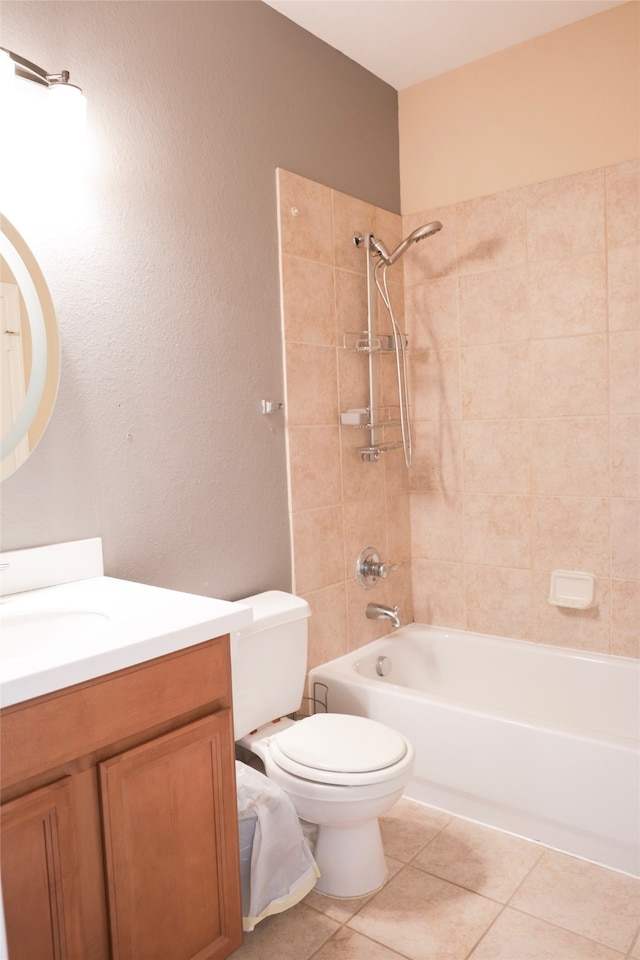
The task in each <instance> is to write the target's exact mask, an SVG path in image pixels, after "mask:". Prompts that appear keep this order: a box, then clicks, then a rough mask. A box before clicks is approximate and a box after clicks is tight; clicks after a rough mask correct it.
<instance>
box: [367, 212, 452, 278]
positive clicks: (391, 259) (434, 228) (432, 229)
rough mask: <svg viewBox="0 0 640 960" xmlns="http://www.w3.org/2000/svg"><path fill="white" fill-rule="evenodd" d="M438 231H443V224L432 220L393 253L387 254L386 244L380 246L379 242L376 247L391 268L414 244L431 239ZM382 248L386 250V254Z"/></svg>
mask: <svg viewBox="0 0 640 960" xmlns="http://www.w3.org/2000/svg"><path fill="white" fill-rule="evenodd" d="M438 230H442V224H441V223H440V221H439V220H432V222H431V223H425V224H424V225H423V226H422V227H416V229H415V230H413V231H412V232H411V233H410V234H409V236H408V237H405V239H404V240H403V241H402V243H400V244H399V245H398V246H397V247H396V248H395V250H394V251H393V253H387V252H386V248H385V246H384V244H380V242H379V241H376V242H375V244H374V246H375V247H376V249H377V250H378V252H379V253H380V256H381V257H382V259H383V260H384V261H385V263H386V265H387V266H388V267H390V266H391V264H392V263H395V262H396V261H397V260H399V259H400V257H401V256H402V254H403V253H405V251H406V250H407V249H408V248H409V247H410V246H411V244H412V243H417V242H418V241H419V240H425V239H426V238H427V237H431V236H433V234H434V233H437V232H438ZM380 247H382V248H383V249H384V251H385V252H384V253H383V252H382V250H381V249H380ZM385 254H386V256H385Z"/></svg>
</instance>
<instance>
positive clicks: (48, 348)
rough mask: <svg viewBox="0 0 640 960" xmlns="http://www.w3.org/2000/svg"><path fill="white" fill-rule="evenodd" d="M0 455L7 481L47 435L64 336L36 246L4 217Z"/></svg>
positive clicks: (0, 237)
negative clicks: (45, 433) (24, 237)
mask: <svg viewBox="0 0 640 960" xmlns="http://www.w3.org/2000/svg"><path fill="white" fill-rule="evenodd" d="M0 320H1V328H0V353H1V354H2V361H1V367H0V392H1V396H0V410H1V411H2V413H1V417H2V423H1V441H0V455H1V459H2V471H1V478H2V479H3V480H4V479H5V478H6V477H8V476H10V475H11V474H12V473H13V472H14V471H15V470H17V469H18V467H19V466H21V465H22V464H23V463H24V462H25V460H26V459H27V457H28V456H29V454H30V453H31V451H32V450H34V449H35V446H36V444H37V443H38V441H39V440H40V437H41V436H42V434H43V433H44V431H45V429H46V426H47V424H48V422H49V418H50V416H51V412H52V410H53V406H54V403H55V399H56V393H57V391H58V381H59V378H60V339H59V336H58V326H57V323H56V315H55V311H54V308H53V302H52V300H51V295H50V293H49V289H48V287H47V284H46V282H45V279H44V276H43V275H42V271H41V270H40V267H39V266H38V263H37V261H36V259H35V257H34V256H33V254H32V252H31V250H30V249H29V247H28V246H27V244H26V243H25V241H24V240H23V238H22V237H21V236H20V234H19V233H18V231H17V230H16V229H15V227H14V226H12V224H11V223H9V221H8V220H7V219H6V217H3V216H0Z"/></svg>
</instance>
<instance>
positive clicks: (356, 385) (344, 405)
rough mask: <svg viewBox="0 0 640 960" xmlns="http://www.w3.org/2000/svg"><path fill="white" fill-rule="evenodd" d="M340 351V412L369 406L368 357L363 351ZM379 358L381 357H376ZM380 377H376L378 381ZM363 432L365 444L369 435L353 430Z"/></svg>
mask: <svg viewBox="0 0 640 960" xmlns="http://www.w3.org/2000/svg"><path fill="white" fill-rule="evenodd" d="M337 353H338V398H339V406H340V412H345V411H347V410H352V409H358V410H363V409H366V408H367V407H368V406H369V365H368V359H367V357H366V356H365V354H363V353H355V352H354V351H353V350H341V349H339V350H338V351H337ZM375 359H376V360H378V359H379V358H377V357H376V358H375ZM377 382H378V379H376V383H377ZM352 432H354V433H355V432H357V433H359V434H360V433H361V434H362V438H361V439H362V443H361V444H360V445H361V446H363V445H364V443H365V440H366V437H367V436H368V435H367V434H366V433H365V432H364V431H360V430H357V431H356V430H355V429H354V430H353V431H352Z"/></svg>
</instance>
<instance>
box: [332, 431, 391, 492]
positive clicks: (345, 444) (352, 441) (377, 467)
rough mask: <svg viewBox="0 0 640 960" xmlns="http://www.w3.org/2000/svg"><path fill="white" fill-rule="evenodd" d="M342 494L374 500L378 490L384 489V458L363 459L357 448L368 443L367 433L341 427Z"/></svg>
mask: <svg viewBox="0 0 640 960" xmlns="http://www.w3.org/2000/svg"><path fill="white" fill-rule="evenodd" d="M340 433H341V444H342V496H343V499H344V500H345V502H346V501H347V500H357V501H366V500H375V499H376V496H377V494H378V492H379V491H380V490H384V476H385V465H384V459H380V460H377V461H371V462H369V461H365V460H363V459H362V457H361V455H360V454H359V453H358V448H359V447H362V446H365V445H366V444H368V443H369V433H368V431H366V430H358V429H354V428H351V429H350V428H349V427H342V428H341V430H340Z"/></svg>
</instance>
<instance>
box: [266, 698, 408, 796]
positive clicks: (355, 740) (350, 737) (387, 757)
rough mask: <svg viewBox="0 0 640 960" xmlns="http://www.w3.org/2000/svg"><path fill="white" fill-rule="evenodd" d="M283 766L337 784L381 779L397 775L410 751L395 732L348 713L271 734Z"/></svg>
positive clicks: (314, 718) (328, 715)
mask: <svg viewBox="0 0 640 960" xmlns="http://www.w3.org/2000/svg"><path fill="white" fill-rule="evenodd" d="M269 752H270V754H271V758H272V760H273V761H274V763H276V764H277V766H278V767H280V769H282V770H285V771H286V772H287V773H290V774H293V775H294V776H297V777H301V778H302V779H305V780H313V781H316V782H318V783H327V784H336V785H345V786H350V785H358V784H359V785H365V784H367V783H381V782H384V781H386V780H391V779H394V778H395V777H397V776H398V773H399V768H402V767H403V766H404V764H403V762H402V761H403V760H404V761H405V762H406V761H410V760H411V756H410V755H409V754H411V751H410V750H409V749H408V746H407V742H406V740H405V739H404V737H402V736H401V735H400V734H399V733H397V731H395V730H392V729H391V728H390V727H387V726H385V725H384V724H382V723H378V722H377V721H376V720H369V719H368V718H366V717H359V716H352V715H348V714H336V713H322V714H316V715H314V716H312V717H306V718H305V719H304V720H299V721H298V722H297V723H295V724H292V725H291V726H289V727H287V728H286V729H285V730H282V731H281V732H280V733H277V734H276V735H275V736H274V737H271V738H270V742H269Z"/></svg>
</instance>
